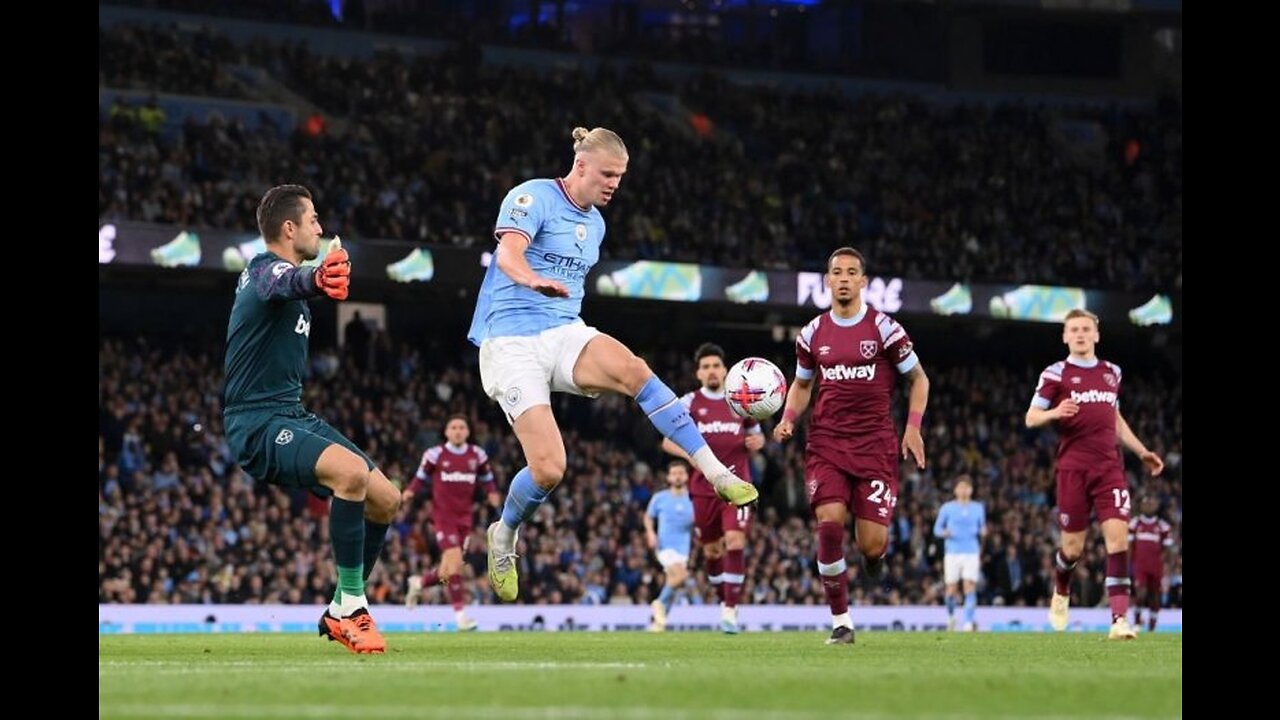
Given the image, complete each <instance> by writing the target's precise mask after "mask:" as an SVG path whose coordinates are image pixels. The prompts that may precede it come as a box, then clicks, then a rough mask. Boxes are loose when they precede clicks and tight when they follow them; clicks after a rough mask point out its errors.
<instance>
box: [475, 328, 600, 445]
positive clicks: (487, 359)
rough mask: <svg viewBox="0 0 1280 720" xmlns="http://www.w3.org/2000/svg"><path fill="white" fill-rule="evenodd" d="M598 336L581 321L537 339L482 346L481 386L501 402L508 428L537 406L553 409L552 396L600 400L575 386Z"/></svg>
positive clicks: (495, 341) (493, 341)
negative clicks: (581, 360)
mask: <svg viewBox="0 0 1280 720" xmlns="http://www.w3.org/2000/svg"><path fill="white" fill-rule="evenodd" d="M599 334H600V331H599V330H597V329H595V328H593V327H591V326H589V325H585V324H583V322H582V321H581V320H579V321H577V322H575V323H570V324H568V325H561V326H559V327H554V328H551V329H550V330H543V331H542V332H541V333H538V334H537V335H509V336H507V337H492V338H488V339H487V340H485V341H484V342H483V343H481V344H480V383H481V385H482V386H483V387H484V392H485V394H486V395H488V396H489V397H491V398H493V399H494V400H497V401H498V404H499V405H501V406H502V412H503V413H504V414H505V415H506V416H507V422H509V423H513V424H514V423H515V421H516V418H518V417H520V416H521V415H522V414H524V411H525V410H528V409H529V408H531V407H533V406H535V405H550V404H551V393H552V392H568V393H574V394H575V395H586V396H587V397H596V396H597V395H599V393H589V392H587V391H585V390H583V389H582V388H580V387H578V386H577V385H574V384H573V366H574V365H575V364H576V363H577V362H578V356H579V355H581V354H582V349H583V348H584V347H586V346H587V343H589V342H591V340H592V338H594V337H595V336H597V335H599Z"/></svg>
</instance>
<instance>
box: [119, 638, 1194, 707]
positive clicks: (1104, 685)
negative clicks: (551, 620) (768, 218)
mask: <svg viewBox="0 0 1280 720" xmlns="http://www.w3.org/2000/svg"><path fill="white" fill-rule="evenodd" d="M823 639H824V636H823V635H820V634H812V633H751V634H743V635H739V636H736V637H730V636H724V635H720V634H717V633H668V634H664V635H651V634H647V633H545V634H533V633H476V634H462V635H459V634H442V633H430V634H423V635H416V634H414V635H411V634H390V635H388V636H387V641H388V646H389V647H388V652H387V654H386V655H381V656H357V655H353V654H351V653H349V652H347V651H346V650H345V649H344V648H343V647H342V646H340V645H338V644H337V643H329V642H325V641H323V640H320V639H318V638H316V637H315V636H302V635H281V634H262V635H253V634H246V635H151V636H147V635H120V636H102V635H99V637H98V716H99V717H100V718H235V717H242V718H318V719H321V720H324V719H328V718H334V719H335V720H358V719H361V718H367V719H370V720H395V719H398V718H441V719H445V718H447V719H449V720H469V719H472V718H501V719H503V720H581V719H584V718H597V717H599V718H621V719H623V720H693V719H695V718H699V719H700V718H711V719H714V720H765V719H767V718H776V719H778V720H832V719H833V718H840V717H870V718H898V717H903V718H940V719H948V720H961V719H964V720H969V719H971V718H972V719H974V720H977V719H978V718H993V717H996V718H1011V717H1040V718H1054V719H1055V720H1058V719H1065V718H1074V717H1080V718H1085V717H1088V718H1116V719H1118V718H1139V717H1177V716H1181V715H1182V635H1181V634H1154V635H1146V634H1144V635H1142V636H1140V637H1139V638H1138V639H1137V640H1136V641H1133V642H1128V643H1113V642H1107V641H1105V640H1104V639H1103V636H1102V635H1097V634H1085V633H1067V634H1058V635H1044V634H1039V633H1026V634H1023V633H1017V634H1013V633H1010V634H1003V633H892V632H861V633H859V634H858V638H857V644H855V645H853V646H836V647H827V646H825V645H823Z"/></svg>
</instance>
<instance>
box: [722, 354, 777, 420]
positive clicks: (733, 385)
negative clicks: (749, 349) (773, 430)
mask: <svg viewBox="0 0 1280 720" xmlns="http://www.w3.org/2000/svg"><path fill="white" fill-rule="evenodd" d="M724 399H725V402H727V403H729V409H730V410H732V411H733V414H734V415H737V416H738V417H743V418H747V417H750V418H755V419H756V420H764V419H766V418H769V417H772V416H773V414H774V413H776V412H778V411H779V410H781V409H782V404H783V402H784V401H785V400H786V399H787V378H786V376H784V375H783V374H782V371H781V370H779V369H778V366H777V365H774V364H773V363H771V362H769V361H768V360H765V359H764V358H758V357H749V358H743V359H741V360H739V361H738V362H736V363H734V365H733V367H731V368H729V374H728V375H726V376H725V380H724Z"/></svg>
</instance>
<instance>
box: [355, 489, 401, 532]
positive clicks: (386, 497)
mask: <svg viewBox="0 0 1280 720" xmlns="http://www.w3.org/2000/svg"><path fill="white" fill-rule="evenodd" d="M364 512H365V516H366V517H368V518H369V519H370V520H372V521H373V522H376V523H379V524H381V525H389V524H391V521H393V520H395V519H396V513H398V512H400V493H397V492H390V493H386V492H379V493H369V494H368V496H367V497H366V498H365V504H364Z"/></svg>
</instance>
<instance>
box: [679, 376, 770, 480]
mask: <svg viewBox="0 0 1280 720" xmlns="http://www.w3.org/2000/svg"><path fill="white" fill-rule="evenodd" d="M680 403H681V404H682V405H684V408H685V410H688V411H689V416H690V417H692V418H693V421H694V422H695V423H696V424H697V425H698V432H700V433H702V437H703V438H705V439H706V441H707V446H708V447H710V448H711V452H712V453H714V454H715V456H716V457H717V458H719V460H720V462H722V463H724V464H725V466H726V467H728V468H729V469H730V470H732V471H733V473H734V474H735V475H737V476H738V477H740V478H742V479H743V480H746V481H747V482H750V481H751V471H750V469H749V468H748V467H747V461H748V459H749V458H750V453H749V452H747V435H749V434H759V433H760V432H761V430H760V423H758V422H756V421H755V420H753V419H751V418H740V417H738V416H737V415H734V414H733V411H732V410H730V409H729V403H727V402H725V400H724V393H723V392H720V393H712V392H709V391H707V390H706V389H705V388H699V389H697V390H694V391H693V392H691V393H688V394H687V395H685V396H684V397H682V398H680ZM689 495H690V496H693V497H708V496H710V497H717V495H716V491H715V488H713V487H711V482H710V481H708V480H707V478H706V476H705V475H703V474H702V472H701V471H700V470H698V469H697V468H694V470H693V477H691V478H689Z"/></svg>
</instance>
